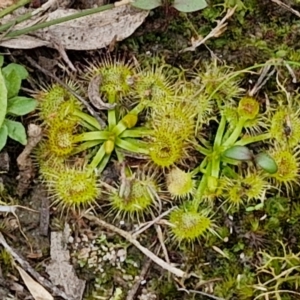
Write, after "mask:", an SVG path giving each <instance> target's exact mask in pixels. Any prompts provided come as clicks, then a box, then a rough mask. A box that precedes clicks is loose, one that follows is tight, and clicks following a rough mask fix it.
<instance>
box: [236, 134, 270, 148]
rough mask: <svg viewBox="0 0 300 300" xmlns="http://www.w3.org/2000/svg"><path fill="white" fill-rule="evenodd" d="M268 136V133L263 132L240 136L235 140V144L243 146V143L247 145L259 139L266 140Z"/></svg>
mask: <svg viewBox="0 0 300 300" xmlns="http://www.w3.org/2000/svg"><path fill="white" fill-rule="evenodd" d="M270 138H271V134H270V133H263V134H260V135H256V136H251V137H246V138H242V139H240V140H239V141H237V142H236V143H235V145H238V146H245V145H248V144H251V143H256V142H259V141H264V140H268V139H270Z"/></svg>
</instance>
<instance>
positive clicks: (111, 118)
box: [107, 92, 121, 131]
mask: <svg viewBox="0 0 300 300" xmlns="http://www.w3.org/2000/svg"><path fill="white" fill-rule="evenodd" d="M115 102H116V93H115V92H113V93H111V94H109V95H108V103H110V104H114V103H115ZM107 117H108V130H110V131H112V130H113V129H114V127H115V126H116V125H117V116H116V108H114V109H111V110H108V112H107ZM119 123H120V122H119ZM120 126H121V125H120Z"/></svg>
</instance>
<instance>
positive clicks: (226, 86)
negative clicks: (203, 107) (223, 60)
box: [192, 60, 243, 104]
mask: <svg viewBox="0 0 300 300" xmlns="http://www.w3.org/2000/svg"><path fill="white" fill-rule="evenodd" d="M231 74H233V75H234V73H233V72H232V71H231V70H230V67H228V66H220V65H218V62H217V60H214V61H213V62H211V63H206V64H205V65H204V66H203V67H202V68H201V67H200V68H199V71H197V72H195V73H194V74H192V76H193V77H194V78H193V82H194V83H195V84H197V85H198V86H199V89H201V90H202V94H206V95H207V96H211V98H212V99H215V100H217V102H220V103H224V102H225V103H227V104H228V103H230V102H232V101H233V100H234V99H237V98H240V96H241V94H242V92H243V89H242V88H241V87H240V79H239V77H238V76H236V75H234V76H230V75H231Z"/></svg>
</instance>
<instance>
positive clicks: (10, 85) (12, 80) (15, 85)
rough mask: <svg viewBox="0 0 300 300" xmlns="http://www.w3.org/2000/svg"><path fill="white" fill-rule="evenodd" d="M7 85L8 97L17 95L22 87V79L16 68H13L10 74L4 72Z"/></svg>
mask: <svg viewBox="0 0 300 300" xmlns="http://www.w3.org/2000/svg"><path fill="white" fill-rule="evenodd" d="M3 76H4V79H5V85H6V88H7V98H8V99H9V98H11V97H14V96H17V95H18V93H19V90H20V88H21V83H22V79H21V77H20V76H19V74H18V73H17V72H16V71H15V70H11V71H10V72H9V73H8V74H6V73H4V72H3Z"/></svg>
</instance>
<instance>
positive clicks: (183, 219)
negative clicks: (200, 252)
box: [168, 201, 216, 244]
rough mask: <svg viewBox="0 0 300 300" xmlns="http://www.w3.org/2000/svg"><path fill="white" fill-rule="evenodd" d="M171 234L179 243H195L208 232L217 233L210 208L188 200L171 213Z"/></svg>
mask: <svg viewBox="0 0 300 300" xmlns="http://www.w3.org/2000/svg"><path fill="white" fill-rule="evenodd" d="M168 224H169V226H170V235H171V237H172V239H173V240H174V241H175V242H177V243H179V244H180V243H183V242H187V243H193V242H195V241H197V240H199V239H200V238H201V237H205V236H206V235H207V234H208V233H212V234H216V232H215V230H214V228H215V224H214V221H213V218H212V213H211V210H210V209H209V208H202V207H196V206H195V205H194V204H193V202H192V201H188V202H186V203H184V204H183V205H181V206H180V207H178V208H175V209H174V210H173V211H172V212H171V213H170V215H169V220H168Z"/></svg>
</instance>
